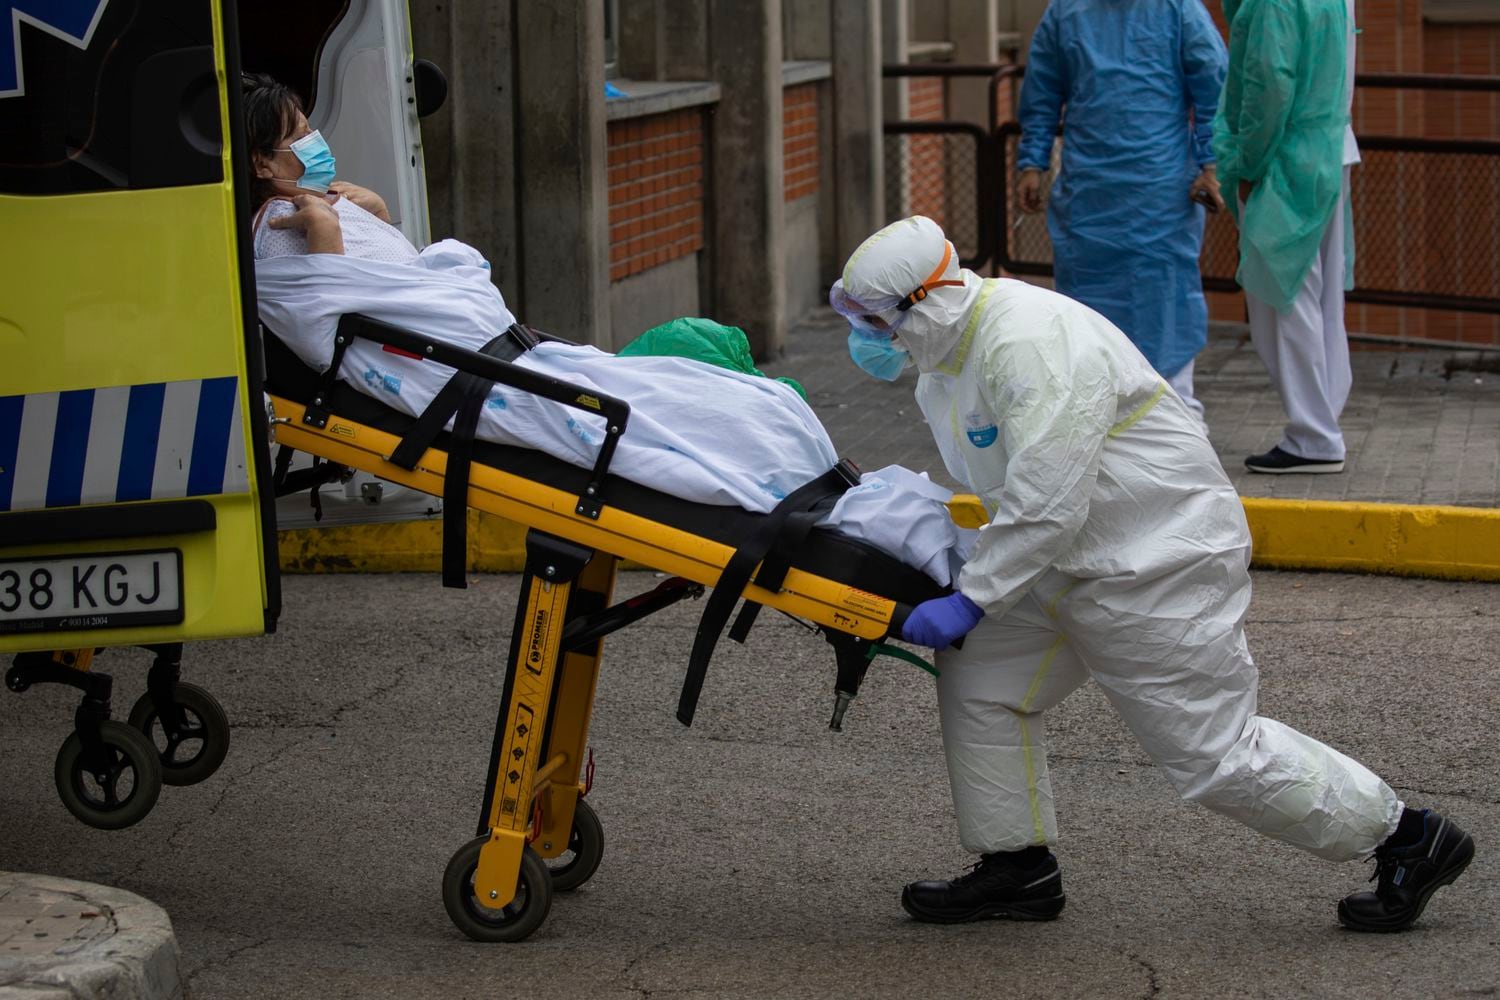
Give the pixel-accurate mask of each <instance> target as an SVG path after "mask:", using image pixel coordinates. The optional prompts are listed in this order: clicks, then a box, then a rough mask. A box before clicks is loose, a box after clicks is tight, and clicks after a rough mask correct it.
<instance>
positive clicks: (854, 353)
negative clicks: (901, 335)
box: [849, 329, 911, 382]
mask: <svg viewBox="0 0 1500 1000" xmlns="http://www.w3.org/2000/svg"><path fill="white" fill-rule="evenodd" d="M849 357H851V358H853V359H854V363H855V364H857V365H859V366H860V367H861V368H863V369H864V370H865V372H866V373H868V374H870V375H873V376H875V377H876V378H878V379H880V380H881V381H883V382H894V381H896V379H897V378H898V377H899V376H900V375H901V372H902V370H903V369H905V368H906V366H907V365H909V364H911V355H910V354H908V353H907V352H906V351H903V350H902V349H901V348H899V347H897V346H896V342H895V341H894V340H891V339H886V338H872V337H871V336H870V335H869V334H867V333H862V332H860V331H859V330H854V329H851V330H850V331H849Z"/></svg>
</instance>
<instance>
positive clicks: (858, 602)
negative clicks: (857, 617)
mask: <svg viewBox="0 0 1500 1000" xmlns="http://www.w3.org/2000/svg"><path fill="white" fill-rule="evenodd" d="M840 603H842V604H843V605H844V606H845V607H846V608H854V609H855V610H856V611H862V612H864V613H865V614H867V615H874V616H876V617H881V618H889V617H890V615H891V609H892V608H893V607H895V602H894V601H889V600H886V599H885V598H884V597H878V596H876V595H875V594H871V593H867V592H866V591H863V590H856V589H855V588H853V587H850V588H848V589H847V590H845V591H844V593H843V596H842V597H841V598H840Z"/></svg>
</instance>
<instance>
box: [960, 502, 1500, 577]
mask: <svg viewBox="0 0 1500 1000" xmlns="http://www.w3.org/2000/svg"><path fill="white" fill-rule="evenodd" d="M1241 500H1242V502H1243V503H1244V505H1245V518H1246V519H1247V520H1248V521H1249V522H1250V538H1251V542H1252V546H1253V547H1252V550H1251V551H1252V556H1251V560H1252V563H1253V565H1255V566H1258V567H1261V568H1263V569H1330V570H1342V571H1344V572H1348V573H1391V574H1395V575H1397V576H1427V577H1438V578H1440V579H1444V580H1500V509H1495V508H1490V507H1438V506H1431V505H1428V506H1418V505H1412V504H1393V503H1358V502H1352V501H1329V500H1264V499H1258V498H1255V497H1242V498H1241ZM948 509H949V510H950V511H951V512H952V514H953V520H954V521H955V522H956V523H957V524H959V525H960V526H962V527H965V528H977V527H979V526H980V525H981V524H984V523H985V522H986V521H987V520H988V518H987V517H986V516H985V513H984V508H983V507H982V506H980V504H979V498H978V497H976V496H973V495H972V494H960V495H958V496H955V497H954V498H953V501H952V502H951V503H950V504H949V505H948Z"/></svg>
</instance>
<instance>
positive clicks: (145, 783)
mask: <svg viewBox="0 0 1500 1000" xmlns="http://www.w3.org/2000/svg"><path fill="white" fill-rule="evenodd" d="M99 741H100V747H99V752H98V754H96V755H93V756H94V757H95V758H96V759H92V760H91V759H89V758H90V754H88V753H87V752H86V751H85V749H84V745H83V738H82V737H81V736H79V735H78V733H76V732H75V733H73V735H71V736H69V737H68V738H67V739H66V740H64V741H63V745H62V749H61V750H59V751H57V766H56V767H55V768H54V769H53V778H54V779H55V780H56V782H57V794H58V795H59V796H60V797H61V798H62V802H63V805H65V806H67V807H68V812H70V813H72V814H73V815H74V816H77V817H78V818H79V819H81V820H82V821H83V822H85V823H87V824H88V825H89V826H92V827H95V828H96V829H99V830H120V829H123V828H125V827H127V826H130V825H132V824H134V823H139V822H140V821H141V820H142V819H143V818H145V816H146V814H147V813H149V812H150V811H151V807H152V806H154V805H156V798H157V796H159V795H160V794H161V758H160V757H159V756H158V755H157V752H156V747H154V746H152V744H151V741H150V740H148V739H146V737H144V736H142V735H141V734H140V732H139V731H138V730H136V729H133V728H131V727H130V726H127V725H126V724H125V723H123V722H114V721H105V722H101V723H100V724H99Z"/></svg>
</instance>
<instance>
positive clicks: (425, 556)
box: [277, 510, 526, 573]
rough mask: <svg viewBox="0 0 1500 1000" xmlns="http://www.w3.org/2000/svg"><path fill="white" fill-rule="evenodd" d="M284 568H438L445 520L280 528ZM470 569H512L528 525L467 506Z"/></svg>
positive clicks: (522, 560) (522, 557)
mask: <svg viewBox="0 0 1500 1000" xmlns="http://www.w3.org/2000/svg"><path fill="white" fill-rule="evenodd" d="M277 543H278V548H279V550H280V556H281V570H282V572H283V573H436V572H437V571H438V570H440V569H442V565H443V522H442V521H441V520H440V519H433V520H425V521H393V522H390V523H388V524H351V525H340V526H338V527H333V528H295V529H292V530H289V531H282V532H279V533H278V538H277ZM468 564H469V569H470V570H472V571H473V572H476V573H515V572H519V571H520V570H521V569H523V568H524V567H525V564H526V529H525V528H523V527H521V526H520V525H519V524H516V523H514V522H513V521H506V520H504V519H503V518H499V517H496V516H494V515H493V514H486V513H484V512H482V511H477V510H471V511H469V558H468Z"/></svg>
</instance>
